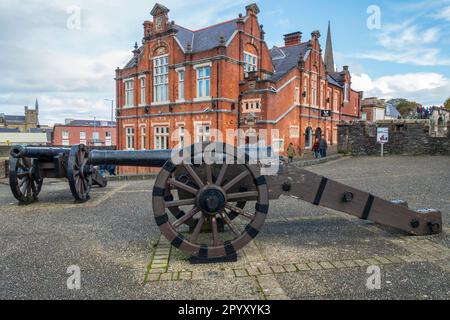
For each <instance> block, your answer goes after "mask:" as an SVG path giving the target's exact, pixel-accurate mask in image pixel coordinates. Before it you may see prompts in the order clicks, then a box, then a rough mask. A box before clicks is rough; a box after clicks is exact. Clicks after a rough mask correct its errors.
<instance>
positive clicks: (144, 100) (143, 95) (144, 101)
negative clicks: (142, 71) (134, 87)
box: [139, 76, 147, 106]
mask: <svg viewBox="0 0 450 320" xmlns="http://www.w3.org/2000/svg"><path fill="white" fill-rule="evenodd" d="M139 86H140V91H141V100H140V104H139V105H140V106H145V105H147V77H146V76H140V77H139Z"/></svg>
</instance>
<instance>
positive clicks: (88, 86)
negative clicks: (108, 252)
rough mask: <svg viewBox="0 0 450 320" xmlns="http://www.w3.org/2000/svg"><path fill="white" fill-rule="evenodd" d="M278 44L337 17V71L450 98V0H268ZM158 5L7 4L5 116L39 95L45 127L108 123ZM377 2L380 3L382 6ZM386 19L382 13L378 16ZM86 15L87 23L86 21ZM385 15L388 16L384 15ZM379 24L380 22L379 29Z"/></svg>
mask: <svg viewBox="0 0 450 320" xmlns="http://www.w3.org/2000/svg"><path fill="white" fill-rule="evenodd" d="M159 1H160V3H162V4H164V5H166V6H167V7H168V8H169V9H170V10H171V12H170V18H171V19H173V20H175V22H176V23H177V24H181V25H183V26H185V27H187V28H191V29H198V28H202V27H204V26H207V25H210V24H214V23H218V22H221V21H224V20H227V19H231V18H234V17H237V15H238V14H239V13H240V12H242V13H244V11H245V10H244V7H245V5H246V4H248V3H250V2H254V1H247V0H215V1H209V0H191V1H180V0H159ZM257 3H258V5H259V7H260V9H261V14H260V23H262V24H264V29H265V30H266V33H267V38H266V40H267V42H268V44H269V46H273V45H282V43H283V41H282V35H283V34H285V33H289V32H293V31H302V32H303V33H304V37H308V36H309V34H310V33H311V31H313V30H316V29H318V30H320V31H321V33H322V35H323V38H322V43H323V45H324V43H325V35H326V28H327V23H328V21H329V20H331V23H332V31H333V41H334V43H333V45H334V49H335V57H336V65H337V67H338V68H339V69H340V68H342V66H343V65H349V66H350V70H351V72H352V75H353V87H354V88H356V89H358V90H364V91H365V95H366V96H379V97H384V98H394V97H405V98H409V99H412V100H415V101H417V102H420V103H423V104H425V105H431V104H439V105H441V104H442V103H443V101H444V100H445V99H446V98H447V97H448V96H450V0H436V1H435V0H428V1H420V0H419V1H403V0H396V1H390V0H371V1H366V0H344V1H335V0H320V1H317V2H316V1H315V2H311V1H304V0H301V1H298V0H277V1H272V0H261V1H257ZM153 5H154V1H149V0H145V1H144V0H129V1H127V2H124V1H119V0H108V1H106V0H89V1H87V0H1V1H0V73H1V76H2V78H1V81H0V112H1V113H7V114H21V113H23V106H24V105H31V106H32V105H34V101H35V99H36V98H37V99H39V104H40V107H41V108H40V111H41V117H40V121H41V123H42V124H53V123H55V122H63V121H64V119H65V118H84V119H92V118H94V117H97V118H102V119H108V118H109V117H110V102H107V101H105V100H104V99H114V97H115V92H114V80H113V78H114V70H115V68H116V67H121V66H123V65H124V64H125V63H126V62H127V61H128V60H129V58H130V57H131V50H132V46H133V44H134V42H135V41H137V42H138V43H140V41H141V39H142V22H143V21H144V20H146V19H150V13H149V12H150V10H151V9H152V7H153ZM374 5H375V7H374ZM378 9H379V13H380V15H374V14H376V13H377V12H378ZM78 13H79V17H80V19H79V20H78V19H77V17H78ZM378 18H379V19H378ZM378 22H379V24H378Z"/></svg>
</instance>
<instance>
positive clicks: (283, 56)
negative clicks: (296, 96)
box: [270, 42, 310, 81]
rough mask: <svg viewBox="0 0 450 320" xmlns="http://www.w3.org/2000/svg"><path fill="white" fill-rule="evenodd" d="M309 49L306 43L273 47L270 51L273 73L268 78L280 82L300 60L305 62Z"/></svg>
mask: <svg viewBox="0 0 450 320" xmlns="http://www.w3.org/2000/svg"><path fill="white" fill-rule="evenodd" d="M309 50H310V49H309V48H308V42H304V43H301V44H299V45H295V46H288V47H282V48H279V47H273V48H272V49H270V55H271V57H272V62H273V67H274V69H275V73H274V74H273V76H272V77H271V78H270V80H272V81H278V80H280V79H281V78H282V77H283V76H284V75H285V74H287V73H288V72H289V71H291V70H292V69H293V68H295V67H297V66H298V62H299V60H300V58H302V59H303V60H306V55H307V53H308V51H309Z"/></svg>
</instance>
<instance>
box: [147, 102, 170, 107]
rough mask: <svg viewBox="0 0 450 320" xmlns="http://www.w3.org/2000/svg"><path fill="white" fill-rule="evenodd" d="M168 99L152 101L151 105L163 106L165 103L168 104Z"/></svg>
mask: <svg viewBox="0 0 450 320" xmlns="http://www.w3.org/2000/svg"><path fill="white" fill-rule="evenodd" d="M169 104H170V101H161V102H152V104H151V106H152V107H158V106H165V105H169Z"/></svg>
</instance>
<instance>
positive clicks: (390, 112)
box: [386, 103, 402, 118]
mask: <svg viewBox="0 0 450 320" xmlns="http://www.w3.org/2000/svg"><path fill="white" fill-rule="evenodd" d="M386 115H387V116H388V117H392V118H398V117H401V116H402V115H401V114H400V112H398V110H397V108H396V107H395V106H394V105H392V104H390V103H386Z"/></svg>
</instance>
